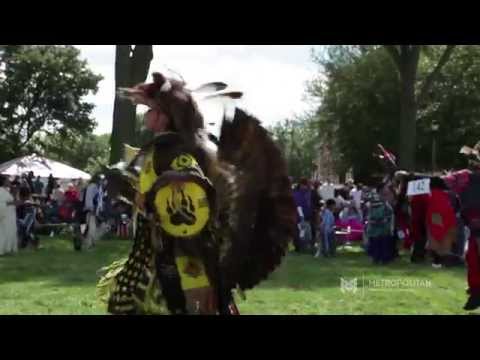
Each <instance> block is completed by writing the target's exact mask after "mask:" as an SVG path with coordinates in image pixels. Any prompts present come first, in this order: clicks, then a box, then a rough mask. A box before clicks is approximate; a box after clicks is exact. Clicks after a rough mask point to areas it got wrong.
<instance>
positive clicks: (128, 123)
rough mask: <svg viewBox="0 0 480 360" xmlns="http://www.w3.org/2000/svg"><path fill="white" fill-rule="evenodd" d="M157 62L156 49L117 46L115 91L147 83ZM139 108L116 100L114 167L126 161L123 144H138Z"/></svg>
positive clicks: (113, 140) (112, 147)
mask: <svg viewBox="0 0 480 360" xmlns="http://www.w3.org/2000/svg"><path fill="white" fill-rule="evenodd" d="M152 58H153V49H152V45H136V46H135V48H134V49H132V46H131V45H117V46H116V53H115V88H119V87H131V86H134V85H136V84H138V83H141V82H144V81H145V79H146V78H147V75H148V70H149V67H150V62H151V61H152ZM135 123H136V106H135V105H133V104H132V103H131V102H130V101H129V100H126V99H119V98H118V97H115V103H114V108H113V127H112V136H111V138H110V145H111V152H110V164H115V163H117V162H119V161H120V160H121V158H122V152H123V144H132V143H133V142H134V140H135V138H134V137H135V133H136V132H135Z"/></svg>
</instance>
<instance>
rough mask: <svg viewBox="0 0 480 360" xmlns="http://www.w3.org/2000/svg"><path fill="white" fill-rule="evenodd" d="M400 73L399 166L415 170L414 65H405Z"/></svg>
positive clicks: (415, 108)
mask: <svg viewBox="0 0 480 360" xmlns="http://www.w3.org/2000/svg"><path fill="white" fill-rule="evenodd" d="M406 65H407V66H405V68H404V71H403V72H402V75H401V77H402V80H401V83H402V85H401V86H402V88H401V95H400V96H401V97H400V112H401V113H400V132H399V136H400V138H399V165H400V167H401V168H403V169H407V170H411V171H414V170H415V149H416V143H417V142H416V140H417V124H416V121H417V102H416V99H415V79H416V76H417V74H416V73H417V70H416V64H415V66H412V65H413V64H406Z"/></svg>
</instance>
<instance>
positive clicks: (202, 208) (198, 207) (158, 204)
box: [154, 182, 210, 238]
mask: <svg viewBox="0 0 480 360" xmlns="http://www.w3.org/2000/svg"><path fill="white" fill-rule="evenodd" d="M154 204H155V208H156V210H157V214H158V215H159V217H160V226H161V227H162V229H163V230H164V231H165V232H166V233H167V234H169V235H171V236H174V237H180V238H185V237H191V236H195V235H198V234H199V233H200V232H201V231H202V230H203V228H204V227H205V225H206V224H207V222H208V219H209V217H210V206H209V203H208V198H207V193H206V192H205V190H204V189H203V188H202V187H201V186H200V185H198V184H197V183H195V182H175V183H170V184H168V185H166V186H164V187H162V188H160V190H159V191H158V192H157V194H156V195H155V202H154Z"/></svg>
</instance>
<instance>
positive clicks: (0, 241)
mask: <svg viewBox="0 0 480 360" xmlns="http://www.w3.org/2000/svg"><path fill="white" fill-rule="evenodd" d="M17 251H18V237H17V215H16V211H15V199H14V198H13V196H12V194H11V193H10V191H9V184H8V180H7V178H5V177H3V176H1V177H0V255H4V254H9V253H16V252H17Z"/></svg>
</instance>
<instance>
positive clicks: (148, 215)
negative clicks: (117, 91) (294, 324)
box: [98, 73, 296, 314]
mask: <svg viewBox="0 0 480 360" xmlns="http://www.w3.org/2000/svg"><path fill="white" fill-rule="evenodd" d="M153 79H154V81H153V83H149V84H141V85H138V86H136V87H134V88H129V89H121V95H122V96H124V97H127V98H128V99H130V100H133V101H134V102H135V103H136V104H143V105H147V106H148V107H149V111H148V113H147V114H146V126H147V128H149V129H150V130H152V131H153V132H154V133H155V135H156V136H155V139H154V140H153V141H152V142H151V143H149V144H146V145H145V146H144V147H143V148H142V149H140V150H139V151H138V153H137V154H136V155H135V156H134V159H133V160H131V161H129V162H128V164H127V166H126V168H125V167H124V168H116V169H115V168H112V169H110V170H108V171H107V172H106V176H107V179H108V184H109V189H108V191H109V194H110V195H112V196H117V197H121V198H122V199H123V200H124V201H129V202H130V203H131V204H132V205H133V206H134V208H135V213H136V214H138V215H136V216H135V219H134V220H135V224H134V233H135V234H134V245H133V249H132V251H131V253H130V255H129V257H128V258H127V259H124V260H121V261H118V262H116V263H114V264H113V265H112V266H110V267H108V268H106V269H105V270H106V271H107V273H106V274H105V275H104V276H103V278H102V279H101V281H100V283H99V285H98V290H99V296H100V297H101V299H103V300H104V301H105V302H106V303H107V304H108V311H109V312H110V313H113V314H165V313H170V314H238V310H237V308H236V306H235V303H234V299H233V292H234V290H235V289H238V290H239V292H240V293H241V292H243V290H246V289H251V288H253V287H254V286H256V285H257V284H258V283H259V282H260V281H262V280H264V279H265V278H266V277H267V276H268V275H269V274H270V273H271V272H272V271H273V270H274V269H275V268H276V267H277V266H278V265H279V264H280V262H281V260H282V257H283V256H284V255H285V252H286V250H287V248H288V244H289V243H290V242H291V241H292V239H293V237H294V233H295V231H296V228H295V219H296V218H295V216H296V215H295V204H294V200H293V196H292V191H291V184H290V181H289V179H288V176H287V169H286V164H285V161H284V159H283V158H282V156H281V153H280V151H279V149H278V148H277V146H276V145H275V144H274V142H273V141H272V139H271V138H270V137H269V135H268V133H267V131H266V130H265V129H264V128H263V127H262V126H261V125H260V123H259V121H258V120H257V119H255V118H254V117H253V116H251V115H249V114H247V113H246V112H245V111H243V110H241V109H239V108H236V107H234V108H231V110H232V111H228V109H227V110H226V111H225V113H224V117H223V121H222V122H221V129H220V130H221V131H220V132H219V134H216V135H217V136H214V135H215V134H209V133H208V131H207V129H206V126H205V123H210V119H204V117H203V115H202V113H201V112H200V111H199V107H198V106H197V105H198V104H197V101H196V98H195V97H194V95H195V96H198V94H208V95H206V97H209V98H210V99H213V98H217V99H222V100H228V103H229V104H231V103H232V102H233V99H235V98H238V97H240V96H241V93H238V92H233V91H228V90H225V88H226V85H225V84H222V83H211V84H207V85H205V86H202V87H201V88H199V89H196V90H193V91H191V90H189V89H187V87H186V85H185V83H184V82H183V81H179V80H176V79H172V78H167V77H166V76H164V75H162V74H159V73H155V74H153Z"/></svg>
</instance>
